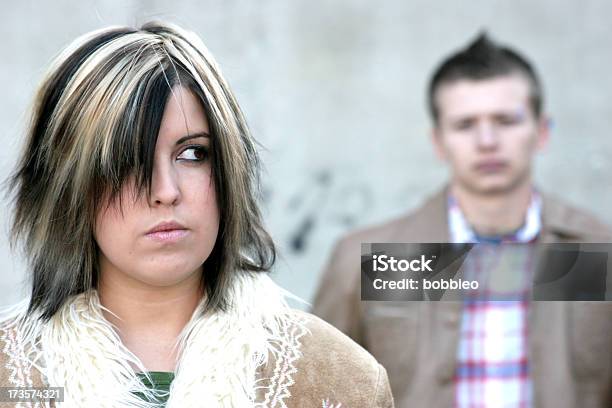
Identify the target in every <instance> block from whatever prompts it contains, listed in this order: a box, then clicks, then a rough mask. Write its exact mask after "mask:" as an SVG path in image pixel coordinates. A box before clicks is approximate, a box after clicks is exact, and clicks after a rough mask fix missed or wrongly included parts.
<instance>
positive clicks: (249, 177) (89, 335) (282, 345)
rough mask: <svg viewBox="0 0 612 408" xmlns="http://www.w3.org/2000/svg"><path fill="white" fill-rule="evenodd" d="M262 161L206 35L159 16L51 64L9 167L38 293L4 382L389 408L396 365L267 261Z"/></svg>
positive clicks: (150, 402) (3, 332)
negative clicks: (320, 312)
mask: <svg viewBox="0 0 612 408" xmlns="http://www.w3.org/2000/svg"><path fill="white" fill-rule="evenodd" d="M257 182H258V156H257V153H256V150H255V147H254V141H253V139H252V137H251V136H250V134H249V131H248V129H247V125H246V123H245V121H244V118H243V115H242V113H241V110H240V108H239V106H238V104H237V102H236V100H235V99H234V96H233V94H232V92H231V91H230V88H229V86H228V84H227V83H226V82H225V80H224V79H223V76H222V75H221V73H220V71H219V68H218V67H217V64H216V62H215V61H214V59H213V57H212V56H211V55H210V53H209V52H208V50H207V49H206V48H205V46H204V44H203V43H202V42H201V40H200V39H199V38H198V37H197V36H195V35H194V34H192V33H190V32H187V31H184V30H182V29H180V28H179V27H176V26H173V25H168V24H164V23H149V24H146V25H144V26H143V27H142V28H140V29H131V28H116V27H115V28H108V29H103V30H100V31H95V32H93V33H89V34H86V35H85V36H83V37H81V38H79V39H77V40H76V41H75V42H74V43H72V44H71V45H70V46H69V47H68V48H67V49H66V50H65V51H64V52H63V53H61V55H59V57H58V58H57V59H56V60H55V62H54V63H53V64H52V66H51V68H50V70H49V72H48V74H47V75H46V77H45V78H44V80H43V82H42V84H41V86H40V88H39V90H38V92H37V94H36V97H35V102H34V110H33V117H32V122H31V126H30V129H29V133H28V139H27V142H26V145H25V149H24V150H23V152H22V157H21V160H20V162H19V165H18V168H17V170H16V171H15V173H14V175H13V176H12V178H11V179H10V186H11V189H12V192H13V193H14V198H15V213H14V221H13V229H12V234H13V235H12V236H13V239H14V240H15V242H21V243H22V246H23V249H24V252H25V254H26V256H27V259H28V260H29V269H30V272H31V281H32V292H31V298H30V299H29V300H28V301H27V302H24V303H23V304H22V305H18V306H17V307H16V308H14V309H13V310H11V311H10V312H8V313H5V315H4V316H3V318H2V320H1V323H0V387H10V388H12V389H16V388H19V387H63V391H64V395H63V401H64V402H62V403H57V404H56V405H57V406H63V407H86V406H95V407H151V406H160V405H166V406H168V407H240V408H242V407H255V406H257V407H321V406H323V407H332V406H340V404H342V406H343V407H390V406H392V405H393V402H392V397H391V395H390V391H389V386H388V381H387V376H386V373H385V370H384V369H383V368H382V367H381V366H380V365H379V364H378V363H376V361H375V360H374V359H373V358H372V357H371V356H370V355H368V354H367V353H366V352H365V351H364V350H363V349H361V348H359V347H358V346H357V345H356V344H354V343H353V342H352V341H351V340H349V339H348V338H347V337H345V336H344V335H342V334H341V333H340V332H338V331H337V330H335V329H333V328H332V327H331V326H329V325H327V324H326V323H324V322H322V321H320V320H318V319H317V318H315V317H313V316H311V315H308V314H305V313H301V312H298V311H295V310H292V309H290V308H288V306H287V305H286V303H285V301H284V294H283V292H282V290H280V289H279V288H278V287H277V286H276V285H275V284H274V283H273V282H272V280H271V279H270V278H269V277H268V274H267V273H266V272H267V271H268V270H269V269H270V267H271V266H272V264H273V263H274V259H275V249H274V245H273V243H272V240H271V239H270V236H269V235H268V234H267V233H266V231H265V230H264V228H263V226H262V220H261V215H260V212H259V210H258V207H257Z"/></svg>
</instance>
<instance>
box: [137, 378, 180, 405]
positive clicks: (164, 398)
mask: <svg viewBox="0 0 612 408" xmlns="http://www.w3.org/2000/svg"><path fill="white" fill-rule="evenodd" d="M148 374H149V377H151V381H149V380H148V379H147V377H146V375H145V374H144V373H138V378H140V380H141V381H142V383H143V384H144V385H145V386H146V387H147V388H148V389H150V390H151V391H155V392H157V393H159V394H160V396H159V397H158V398H157V399H156V400H154V401H149V402H158V403H160V404H162V405H161V406H163V407H165V406H166V402H168V398H169V397H170V393H169V391H170V384H172V381H173V380H174V373H168V372H161V371H149V373H148ZM137 395H138V396H139V397H141V398H142V399H143V400H145V399H146V398H145V396H144V395H142V394H140V393H137Z"/></svg>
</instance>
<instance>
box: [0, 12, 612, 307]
mask: <svg viewBox="0 0 612 408" xmlns="http://www.w3.org/2000/svg"><path fill="white" fill-rule="evenodd" d="M0 13H1V17H2V22H3V24H2V25H0V37H1V38H2V39H3V41H1V42H0V55H2V57H1V59H0V78H1V81H2V94H1V96H0V143H1V145H2V146H3V148H2V149H0V175H2V176H3V177H4V176H5V175H6V174H8V172H9V171H10V169H12V168H13V166H14V164H15V160H16V157H17V151H18V149H19V146H20V144H21V140H22V135H23V128H24V123H25V120H26V116H25V112H26V109H27V106H28V103H29V102H30V100H31V98H32V94H33V91H34V89H35V86H36V84H37V83H38V81H39V80H40V78H41V76H42V74H43V72H44V70H45V69H46V67H47V66H48V63H49V62H50V60H51V59H52V57H53V56H54V55H55V54H56V53H57V52H58V51H59V50H60V49H61V48H62V47H63V46H64V45H66V44H67V43H68V42H70V41H71V40H72V39H74V38H75V37H76V36H78V35H79V34H82V33H84V32H87V31H90V30H92V29H95V28H99V27H103V26H107V25H114V24H129V25H138V24H141V23H143V22H145V21H148V20H149V19H152V18H159V19H168V20H171V21H174V22H176V23H179V24H181V25H184V26H186V27H188V28H190V29H192V30H194V31H196V32H197V33H199V34H200V35H201V36H202V38H203V39H204V42H205V43H206V44H207V46H208V47H209V48H210V49H211V51H212V52H213V54H214V55H215V56H216V57H217V59H218V61H219V63H220V65H221V67H222V70H223V72H224V74H225V75H226V77H227V78H228V79H229V81H230V83H231V84H232V87H233V89H234V91H235V92H236V94H237V96H238V99H239V101H240V103H241V105H242V107H243V109H244V111H245V112H246V115H247V118H248V120H249V123H250V125H251V127H252V129H253V132H254V134H255V136H256V137H257V138H258V139H259V140H260V141H261V142H262V143H263V145H264V146H265V147H266V150H265V151H264V152H263V159H264V163H265V167H266V171H265V174H264V177H263V181H264V191H265V197H266V202H265V214H266V220H267V224H268V226H269V228H270V230H271V232H272V234H273V236H274V238H275V240H276V242H277V243H278V245H279V248H280V251H281V257H280V259H279V262H278V264H277V266H276V269H275V271H274V277H275V278H276V279H277V280H278V281H279V282H280V283H281V284H282V285H283V286H285V287H286V288H288V289H289V290H291V291H293V292H294V293H296V294H297V295H298V296H301V297H302V298H304V299H306V300H309V299H310V298H311V296H312V294H313V291H314V289H315V286H316V282H317V279H318V277H319V273H320V271H321V267H322V266H323V264H324V262H325V261H326V259H327V257H328V255H329V251H330V250H331V245H332V244H333V242H334V241H335V240H336V239H337V238H338V237H339V236H340V235H341V234H342V233H344V232H346V231H347V230H349V229H351V228H354V227H357V226H361V225H365V224H369V223H372V222H376V221H380V220H384V219H386V218H388V217H391V216H394V215H397V214H400V213H402V212H405V211H406V210H408V209H410V208H411V207H413V206H415V205H416V204H417V203H418V202H419V201H420V200H422V198H423V197H424V196H425V195H427V194H429V193H431V192H433V191H434V190H436V189H437V188H438V187H439V186H440V185H441V184H442V183H443V182H444V180H445V178H446V171H445V168H444V167H443V166H442V165H441V164H440V163H439V162H438V161H437V160H436V159H435V157H434V154H433V150H432V148H431V146H430V143H429V140H428V129H429V121H428V118H427V115H426V111H425V106H424V88H425V84H426V81H427V79H428V76H429V74H430V72H431V69H432V68H433V67H434V66H435V65H436V64H437V63H438V62H439V60H440V58H441V57H442V56H444V55H446V54H447V53H448V52H449V51H451V50H454V49H456V48H457V47H458V46H462V45H463V44H465V43H466V42H467V41H469V40H470V39H471V38H473V37H474V35H475V34H476V33H477V32H478V31H479V30H481V29H483V28H486V29H487V30H489V32H490V33H491V34H492V35H493V36H494V38H496V39H497V40H499V41H500V42H505V43H507V44H510V45H513V46H515V47H517V48H518V49H520V50H522V51H523V52H524V53H525V54H526V55H528V56H529V57H530V58H531V60H532V61H533V62H534V64H535V65H536V66H537V68H538V69H539V71H540V73H541V76H542V78H543V80H544V85H545V90H546V100H547V102H546V103H547V111H548V112H549V113H550V114H551V115H552V117H553V119H554V131H553V138H552V140H551V144H550V147H549V149H548V151H547V152H545V153H544V154H543V155H542V156H541V157H540V158H539V159H538V161H537V164H536V179H537V181H538V184H539V185H540V186H542V187H544V188H545V189H546V190H548V191H551V192H554V193H557V194H558V195H560V196H562V197H564V198H565V199H566V200H568V201H570V202H572V203H575V204H577V205H580V206H583V207H585V208H588V209H590V210H591V211H593V212H594V213H596V214H598V215H599V216H600V217H602V218H603V219H605V220H606V221H608V222H610V223H612V212H610V211H609V208H610V206H611V204H612V188H610V185H611V183H612V182H611V181H610V175H612V162H611V160H610V159H609V158H610V157H611V156H612V138H610V137H609V132H610V129H612V111H611V110H612V108H611V106H612V105H611V104H610V103H609V100H610V95H611V94H612V80H610V77H609V67H610V66H612V52H611V46H610V40H611V39H612V25H611V24H609V18H608V17H609V16H610V15H612V3H610V2H606V1H603V0H602V1H585V2H574V1H571V0H566V1H558V0H538V1H526V0H516V1H512V2H510V1H499V0H498V1H494V0H475V1H472V2H469V3H467V2H455V1H437V2H432V1H423V0H416V1H410V2H407V1H403V0H393V1H384V2H371V1H365V0H335V1H333V2H331V1H322V0H310V1H304V0H294V1H290V2H289V1H284V0H268V1H248V0H243V1H236V0H231V1H230V0H227V1H219V0H217V1H213V0H205V1H202V0H198V1H196V0H191V1H180V0H175V1H173V2H169V1H154V0H149V1H134V0H132V1H123V0H116V1H68V0H60V1H54V2H44V3H43V2H35V1H21V2H10V3H9V2H3V3H2V4H1V5H0ZM8 212H9V203H8V202H7V200H3V201H2V206H1V207H0V221H1V222H2V224H1V225H3V230H2V234H1V236H0V305H5V304H8V303H11V302H14V301H16V300H18V299H20V298H21V297H22V296H23V290H22V289H20V288H23V285H22V284H21V283H20V282H22V281H23V279H24V271H25V266H24V265H25V264H24V260H23V259H22V258H21V257H20V255H19V254H16V253H11V252H10V250H9V247H8V243H7V234H6V230H7V220H8V218H9V214H8Z"/></svg>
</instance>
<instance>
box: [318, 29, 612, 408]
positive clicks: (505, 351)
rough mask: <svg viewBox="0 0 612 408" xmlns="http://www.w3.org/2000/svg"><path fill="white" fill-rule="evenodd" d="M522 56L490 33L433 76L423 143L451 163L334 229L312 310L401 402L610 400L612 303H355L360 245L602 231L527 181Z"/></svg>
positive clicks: (533, 111)
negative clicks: (358, 227)
mask: <svg viewBox="0 0 612 408" xmlns="http://www.w3.org/2000/svg"><path fill="white" fill-rule="evenodd" d="M542 105H543V97H542V89H541V86H540V82H539V80H538V77H537V75H536V73H535V71H534V69H533V68H532V66H531V65H530V64H529V63H528V62H527V60H526V59H525V58H523V57H522V56H521V55H519V54H518V53H516V52H515V51H512V50H511V49H509V48H506V47H501V46H498V45H497V44H495V43H493V42H492V41H490V40H489V39H487V38H486V36H485V35H482V36H480V37H479V38H478V39H477V40H476V41H475V42H473V43H472V44H470V45H469V46H468V47H467V48H466V49H464V50H461V51H460V52H458V53H456V54H454V55H452V56H450V57H449V58H448V59H446V60H445V61H444V62H443V63H442V64H441V66H440V67H439V68H438V69H437V71H436V72H435V74H434V75H433V77H432V80H431V83H430V86H429V108H430V111H431V116H432V119H433V128H434V129H433V132H432V141H433V143H434V146H435V149H436V152H437V154H438V155H439V156H440V157H441V158H442V159H443V160H445V161H446V162H447V163H448V165H449V167H450V170H451V179H450V181H449V183H448V185H447V186H445V187H444V188H443V189H442V191H440V192H439V193H437V194H436V195H434V196H433V197H432V198H430V199H429V200H427V201H426V202H425V203H424V204H423V205H422V206H421V207H420V208H419V209H417V210H416V211H414V212H413V213H411V214H409V215H407V216H404V217H402V218H399V219H396V220H393V221H390V222H387V223H385V224H383V225H380V226H376V227H373V228H369V229H366V230H362V231H358V232H355V233H352V234H350V235H349V236H347V237H346V238H344V239H342V240H341V241H340V242H339V243H338V244H337V246H336V248H335V250H334V251H333V255H332V257H331V260H330V262H329V264H328V266H327V269H326V271H325V272H324V274H323V280H322V283H321V286H320V289H319V292H318V293H317V296H316V298H315V302H314V313H315V314H318V315H319V316H321V317H322V318H324V319H326V320H327V321H329V322H330V323H332V324H334V325H335V326H336V327H338V328H339V329H340V330H342V331H344V332H345V333H347V334H348V335H350V336H351V337H352V338H353V339H355V340H356V341H357V342H359V343H360V344H361V345H362V346H363V347H364V348H366V349H367V350H368V351H370V352H371V353H372V354H373V355H374V356H375V357H376V358H377V359H378V361H379V362H380V363H381V364H383V366H385V367H386V369H387V372H388V374H389V378H390V381H391V387H392V390H393V394H394V397H395V402H396V406H398V407H415V406H417V407H450V406H456V407H472V408H476V407H479V408H483V407H500V406H504V407H531V406H536V407H555V408H561V407H568V408H569V407H578V406H580V407H587V406H588V407H602V408H603V407H609V406H610V405H609V404H610V403H611V401H612V304H610V303H609V302H608V303H606V302H598V303H595V302H588V303H587V302H519V301H516V302H504V303H503V304H500V303H496V304H493V303H486V302H483V303H480V304H478V305H477V306H475V307H467V306H466V304H464V303H462V302H362V301H361V300H360V250H361V246H360V243H362V242H380V243H385V242H489V243H502V242H535V241H537V242H611V236H612V233H611V232H610V230H609V229H608V227H607V226H606V225H604V224H602V223H601V222H599V221H598V220H596V219H595V218H594V217H592V216H590V215H588V214H586V213H585V212H583V211H581V210H578V209H575V208H572V207H569V206H567V205H565V204H563V203H561V202H559V201H557V200H556V199H553V198H551V197H550V196H548V195H547V194H545V193H543V192H542V191H540V190H539V189H538V188H537V187H535V186H534V185H533V179H532V162H533V158H534V155H535V154H536V153H537V152H538V151H539V150H540V149H541V148H542V147H543V146H545V145H546V142H547V141H548V138H549V122H548V119H547V118H546V116H545V115H544V114H543V110H542Z"/></svg>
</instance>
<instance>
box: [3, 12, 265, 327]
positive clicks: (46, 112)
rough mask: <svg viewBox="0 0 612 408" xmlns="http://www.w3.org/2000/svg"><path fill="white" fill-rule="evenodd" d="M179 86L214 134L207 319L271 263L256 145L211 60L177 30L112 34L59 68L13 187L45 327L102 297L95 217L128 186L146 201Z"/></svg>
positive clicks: (103, 34) (92, 38) (42, 97)
mask: <svg viewBox="0 0 612 408" xmlns="http://www.w3.org/2000/svg"><path fill="white" fill-rule="evenodd" d="M175 85H182V86H184V87H187V88H188V89H190V90H191V91H192V92H194V94H195V95H197V97H198V98H199V100H200V101H201V103H202V106H203V108H204V111H205V113H206V116H207V119H208V122H209V125H210V130H211V160H212V162H211V163H212V168H213V177H214V181H215V187H216V190H217V191H216V192H217V200H218V206H219V210H220V214H221V225H220V229H219V235H218V237H217V242H216V243H215V247H214V249H213V252H212V253H211V255H210V256H209V258H208V259H207V260H206V261H205V264H204V271H205V273H206V279H203V280H202V282H203V285H204V288H203V289H204V290H205V293H206V296H207V302H208V303H207V306H208V309H224V308H225V307H226V306H227V304H226V299H227V293H226V291H227V290H228V288H229V287H230V285H231V281H232V279H233V276H234V274H235V273H239V271H241V270H247V271H258V272H262V271H267V270H269V269H270V267H271V266H272V264H273V263H274V260H275V257H276V252H275V248H274V244H273V242H272V240H271V238H270V236H269V235H268V233H267V232H266V231H265V229H264V228H263V225H262V219H261V214H260V212H259V209H258V206H257V198H258V191H259V159H258V155H257V152H256V149H255V142H254V140H253V138H252V137H251V135H250V133H249V130H248V127H247V125H246V122H245V119H244V116H243V114H242V112H241V110H240V107H239V106H238V103H237V101H236V99H235V98H234V95H233V94H232V92H231V90H230V88H229V85H228V84H227V82H226V81H225V79H224V78H223V76H222V74H221V72H220V70H219V67H218V66H217V63H216V62H215V60H214V58H213V56H212V55H211V54H210V52H209V51H208V50H207V49H206V47H205V46H204V44H203V43H202V41H201V40H200V38H199V37H197V36H196V35H195V34H193V33H191V32H188V31H186V30H183V29H181V28H179V27H177V26H175V25H171V24H167V23H160V22H151V23H147V24H145V25H143V26H142V27H141V28H140V29H133V28H128V27H111V28H106V29H102V30H98V31H94V32H92V33H88V34H86V35H84V36H82V37H80V38H78V39H77V40H75V41H74V42H73V43H72V44H70V45H69V46H68V47H67V48H66V49H65V50H64V51H63V52H62V53H61V54H60V55H59V56H58V57H57V58H56V60H55V61H54V62H53V63H52V66H51V67H50V69H49V71H48V72H47V74H46V76H45V77H44V79H43V81H42V83H41V85H40V87H39V89H38V91H37V93H36V96H35V100H34V107H33V114H32V121H31V124H30V125H29V131H28V134H27V140H26V144H25V148H24V150H23V152H22V155H21V159H20V161H19V163H18V166H17V169H16V170H15V172H14V173H13V174H12V176H11V177H10V179H9V180H8V181H9V184H8V185H9V189H10V190H9V191H10V192H11V193H12V194H13V199H14V206H15V208H14V218H13V223H12V229H11V237H12V242H13V245H15V244H16V243H17V242H21V243H22V245H23V249H24V251H25V255H26V258H27V260H28V262H29V271H30V273H31V279H32V296H31V301H30V308H29V312H30V313H36V314H37V315H39V316H40V317H41V318H43V319H48V318H50V317H51V316H53V315H54V314H55V313H56V312H57V310H58V309H59V308H60V307H61V306H62V304H64V302H65V301H66V300H67V299H68V298H69V297H71V296H73V295H76V294H79V293H83V292H88V291H89V290H90V289H92V288H95V287H96V285H97V280H98V275H99V271H98V247H97V244H96V242H95V240H94V237H93V226H94V220H95V216H96V214H97V212H98V211H100V206H101V205H102V203H103V202H105V201H107V202H108V201H109V200H105V197H110V198H111V200H110V201H113V200H115V199H116V198H117V197H120V190H121V188H122V186H123V185H124V183H125V182H126V181H127V179H128V177H130V176H134V177H135V180H136V182H137V186H138V191H139V192H140V193H142V194H147V195H150V193H151V178H152V169H153V157H154V152H155V144H156V141H157V135H158V132H159V127H160V123H161V118H162V114H163V111H164V107H165V103H166V100H167V98H168V95H169V94H170V92H171V88H172V87H173V86H175ZM203 188H204V186H203Z"/></svg>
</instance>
